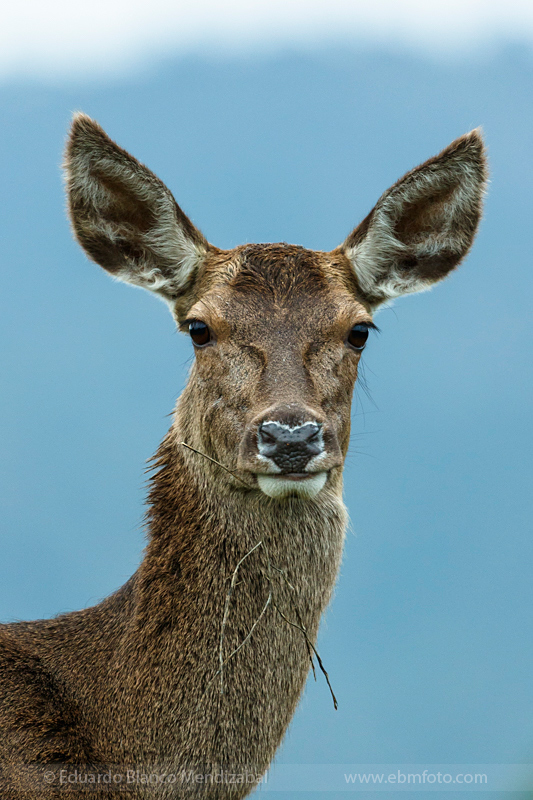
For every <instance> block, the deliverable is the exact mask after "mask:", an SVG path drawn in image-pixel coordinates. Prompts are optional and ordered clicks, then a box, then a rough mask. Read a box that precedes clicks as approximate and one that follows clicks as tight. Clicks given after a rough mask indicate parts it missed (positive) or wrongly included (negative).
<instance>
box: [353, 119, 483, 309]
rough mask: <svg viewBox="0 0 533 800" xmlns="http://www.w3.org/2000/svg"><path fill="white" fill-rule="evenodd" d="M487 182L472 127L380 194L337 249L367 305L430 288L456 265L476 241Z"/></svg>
mask: <svg viewBox="0 0 533 800" xmlns="http://www.w3.org/2000/svg"><path fill="white" fill-rule="evenodd" d="M486 181H487V166H486V158H485V151H484V147H483V139H482V136H481V131H480V130H479V129H476V130H473V131H471V132H470V133H467V134H466V135H465V136H461V137H460V138H459V139H456V140H455V141H454V142H452V144H451V145H449V147H447V148H446V149H445V150H443V151H442V153H440V154H439V155H437V156H435V157H434V158H431V159H429V160H428V161H426V162H425V163H424V164H421V165H420V166H419V167H416V169H413V170H411V172H408V173H407V174H406V175H405V176H404V177H403V178H401V179H400V180H399V181H397V182H396V183H395V184H394V185H393V186H392V187H391V188H390V189H388V190H387V191H386V192H385V193H384V194H383V195H382V196H381V198H380V199H379V200H378V202H377V204H376V205H375V207H374V208H373V209H372V211H371V212H370V214H369V215H368V216H367V217H366V218H365V219H364V220H363V222H362V223H361V224H360V225H359V226H358V227H357V228H356V229H355V230H354V231H353V232H352V233H351V234H350V236H348V238H347V239H346V241H345V242H344V244H343V245H341V250H342V251H343V252H344V253H345V254H346V255H347V257H348V258H349V260H350V261H351V264H352V267H353V269H354V272H355V276H356V278H357V282H358V285H359V287H360V290H361V292H362V294H363V295H364V297H365V299H366V300H367V302H368V303H369V305H370V306H371V307H376V306H378V305H380V304H381V303H383V302H385V301H387V300H390V299H392V298H394V297H398V296H399V295H402V294H408V293H410V292H420V291H424V290H425V289H429V288H430V287H431V286H432V285H433V284H434V283H436V282H437V281H439V280H442V279H443V278H444V277H445V276H446V275H447V274H448V273H449V272H450V271H451V270H452V269H453V268H454V267H456V266H457V265H458V264H459V262H460V261H461V260H462V259H463V258H464V256H465V255H466V254H467V252H468V250H469V249H470V247H471V245H472V242H473V240H474V236H475V233H476V230H477V227H478V223H479V220H480V217H481V208H482V200H483V194H484V189H485V186H486Z"/></svg>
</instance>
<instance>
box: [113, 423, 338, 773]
mask: <svg viewBox="0 0 533 800" xmlns="http://www.w3.org/2000/svg"><path fill="white" fill-rule="evenodd" d="M180 438H181V434H180V430H179V426H175V427H174V428H173V429H171V431H170V433H169V434H168V436H167V437H166V439H165V440H164V441H163V444H162V445H161V448H160V450H159V452H158V454H157V456H156V465H157V467H158V471H157V473H156V475H155V477H154V479H153V485H152V491H151V493H150V502H151V506H150V511H149V543H148V547H147V551H146V556H145V559H144V561H143V563H142V564H141V567H140V568H139V571H138V573H137V575H136V580H135V589H134V598H135V599H134V603H133V614H132V619H131V621H130V623H129V628H128V634H127V636H126V637H125V639H124V646H123V648H121V653H119V654H118V655H119V659H118V660H117V663H116V668H117V670H118V672H117V679H118V680H120V681H121V684H122V692H121V694H122V693H123V696H124V698H128V701H127V702H128V703H129V704H130V705H131V704H132V707H135V708H136V710H137V712H138V714H139V716H140V717H142V720H143V726H145V727H146V726H148V727H150V722H149V720H150V718H153V719H152V725H153V728H154V729H157V730H158V731H161V730H163V729H165V728H166V730H167V733H168V728H171V729H172V730H173V733H172V735H168V736H166V739H165V741H166V742H167V743H168V752H167V753H166V755H167V757H168V758H169V759H172V757H173V756H172V753H173V752H174V753H176V752H179V753H180V758H181V759H182V760H183V759H184V758H185V759H186V760H188V761H189V762H191V763H192V762H196V763H197V762H198V759H204V762H205V759H207V761H209V762H210V763H222V762H228V763H229V762H230V761H231V762H233V763H235V761H237V762H238V763H241V764H242V763H254V764H255V765H260V764H264V765H266V764H267V763H268V760H269V759H270V758H271V757H272V756H273V754H274V752H275V749H276V747H277V746H278V744H279V742H280V741H281V738H282V736H283V733H284V731H285V728H286V726H287V724H288V722H289V721H290V718H291V716H292V713H293V711H294V708H295V707H296V704H297V702H298V698H299V695H300V692H301V690H302V688H303V685H304V683H305V679H306V676H307V672H308V670H309V668H310V660H309V653H310V648H309V643H308V642H306V636H307V637H308V639H309V640H310V641H311V642H314V640H315V638H316V634H317V629H318V624H319V620H320V616H321V614H322V612H323V610H324V608H325V606H326V605H327V603H328V601H329V599H330V596H331V592H332V589H333V585H334V582H335V579H336V575H337V571H338V567H339V563H340V558H341V553H342V544H343V538H344V530H345V521H346V515H345V509H344V506H343V504H342V501H341V499H340V497H339V491H338V488H337V489H336V490H331V491H330V490H328V488H327V487H326V488H325V489H324V490H323V492H322V493H321V495H320V496H319V498H320V499H318V498H317V499H316V500H314V501H309V500H302V499H297V498H294V499H287V500H285V501H283V502H280V501H277V500H273V499H271V498H268V497H266V496H265V495H263V494H262V493H261V492H259V491H258V490H249V489H247V488H246V487H244V486H243V487H242V488H240V487H239V488H236V487H235V486H232V487H231V488H228V483H227V481H225V485H224V487H222V486H221V481H222V480H224V477H223V471H222V470H221V469H220V468H219V467H216V466H215V465H213V464H211V462H206V461H205V460H204V459H202V458H201V456H198V455H197V454H195V453H193V452H191V451H187V450H186V449H185V448H183V447H182V446H180V445H179V441H180ZM221 473H222V475H221ZM339 480H340V477H339ZM291 623H292V624H291ZM301 628H305V631H306V635H304V633H303V632H302V630H301ZM120 674H121V675H120ZM154 709H157V713H155V712H154ZM258 714H259V715H260V718H261V725H259V726H257V725H255V724H253V720H254V719H255V717H256V716H257V715H258ZM251 729H253V730H260V731H261V734H260V735H259V734H258V736H259V739H258V741H255V742H254V741H249V736H248V732H249V730H251ZM213 732H215V733H213ZM162 747H163V752H165V744H164V743H163V745H162V743H161V742H159V744H158V747H157V752H158V753H159V756H161V753H162Z"/></svg>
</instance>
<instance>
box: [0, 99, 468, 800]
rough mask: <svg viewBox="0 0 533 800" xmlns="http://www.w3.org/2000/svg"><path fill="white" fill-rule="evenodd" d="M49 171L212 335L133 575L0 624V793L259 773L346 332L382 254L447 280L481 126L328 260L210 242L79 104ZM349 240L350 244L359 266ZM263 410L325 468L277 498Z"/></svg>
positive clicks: (328, 464)
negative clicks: (304, 489)
mask: <svg viewBox="0 0 533 800" xmlns="http://www.w3.org/2000/svg"><path fill="white" fill-rule="evenodd" d="M457 154H459V156H458V155H457ZM450 163H452V166H453V170H452V172H453V176H452V178H453V179H452V178H450ZM67 175H68V189H69V202H70V209H71V215H72V222H73V226H74V230H75V232H76V235H77V237H78V239H79V240H80V242H81V243H82V245H83V246H84V247H85V248H86V250H87V252H88V253H89V255H90V256H92V257H93V258H94V259H95V260H96V261H98V262H99V263H100V264H101V265H102V266H103V267H104V268H106V269H107V270H108V271H110V272H111V273H113V274H114V275H115V276H116V277H119V278H121V279H123V280H127V281H129V282H131V283H135V284H137V285H140V286H144V287H145V288H148V289H151V290H152V291H155V292H156V293H158V294H160V295H161V296H162V297H163V299H165V300H166V302H167V303H168V304H169V305H170V306H171V309H172V311H173V313H174V315H175V318H176V321H177V323H178V325H179V326H180V327H181V328H182V329H184V330H185V329H186V328H187V320H190V319H200V320H202V321H203V322H204V323H206V324H207V325H208V326H209V328H210V330H211V332H212V336H213V339H212V341H211V343H210V344H208V345H207V346H205V347H203V348H201V349H198V350H197V354H196V355H197V357H196V361H195V364H194V366H193V369H192V371H191V375H190V378H189V382H188V384H187V387H186V389H185V391H184V392H183V395H182V396H181V398H180V400H179V402H178V406H177V409H176V414H175V418H174V422H173V425H172V427H171V429H170V431H169V433H168V435H167V437H166V438H165V440H164V441H163V443H162V445H161V447H160V449H159V452H158V454H157V456H156V459H155V469H156V472H155V475H154V478H153V482H152V488H151V491H150V497H149V500H150V508H149V513H148V533H149V535H148V545H147V548H146V553H145V557H144V559H143V562H142V564H141V566H140V567H139V569H138V571H137V572H136V573H135V575H134V576H133V577H132V578H131V579H130V580H129V581H128V582H127V583H126V584H125V586H123V587H122V588H121V589H119V590H118V592H116V593H115V594H113V595H111V596H110V597H108V598H107V599H106V600H104V601H103V602H102V603H100V604H99V605H97V606H95V607H93V608H88V609H85V610H84V611H78V612H74V613H72V614H66V615H63V616H60V617H57V618H55V619H52V620H38V621H36V622H24V623H17V624H10V625H5V626H2V627H1V628H0V726H1V729H2V731H3V736H2V739H1V740H0V765H2V766H1V767H0V769H2V773H0V780H1V781H2V784H1V786H2V788H1V792H0V797H1V798H2V800H16V799H17V798H22V797H28V796H30V797H45V796H46V797H55V796H58V797H60V796H61V797H62V796H67V797H73V796H77V795H79V794H81V793H82V791H83V790H81V789H79V787H78V788H77V787H76V785H70V786H59V775H60V772H59V770H60V769H61V768H62V767H65V766H68V769H69V770H71V771H72V770H74V769H78V770H79V771H80V772H83V771H84V770H85V771H91V770H92V771H93V773H98V772H100V773H105V772H106V771H107V770H109V769H112V770H114V772H115V773H120V774H124V773H125V771H126V770H127V769H133V770H141V771H142V772H145V773H146V772H150V771H151V770H156V771H157V772H158V774H160V775H162V774H165V773H166V774H178V775H179V774H181V771H182V770H183V769H192V770H193V771H194V772H197V773H202V774H203V773H209V774H213V771H214V770H215V771H216V769H219V770H225V771H226V773H230V774H236V773H241V774H243V773H246V772H247V773H248V774H249V775H255V776H260V775H262V774H263V773H264V771H265V770H266V769H267V767H268V765H269V763H270V761H271V759H272V758H273V756H274V753H275V751H276V748H277V747H278V746H279V744H280V742H281V740H282V738H283V735H284V732H285V730H286V728H287V725H288V724H289V721H290V719H291V717H292V714H293V712H294V709H295V707H296V705H297V703H298V699H299V696H300V693H301V691H302V688H303V686H304V683H305V680H306V676H307V673H308V670H309V648H308V645H307V643H306V640H305V637H304V635H303V634H302V632H301V630H299V629H298V627H296V625H300V626H301V625H303V626H304V627H305V628H306V630H307V632H308V636H309V639H310V641H314V640H315V638H316V635H317V630H318V625H319V622H320V618H321V615H322V613H323V611H324V609H325V607H326V605H327V603H328V602H329V599H330V597H331V593H332V590H333V586H334V583H335V579H336V575H337V572H338V568H339V564H340V560H341V554H342V546H343V538H344V531H345V524H346V513H345V509H344V506H343V503H342V497H341V494H342V464H343V460H344V457H345V455H346V451H347V447H348V439H349V420H350V402H351V396H352V390H353V386H354V382H355V380H356V377H357V367H358V363H359V358H360V353H359V352H357V351H355V350H354V349H353V348H351V347H350V346H349V345H348V344H347V336H348V334H349V331H350V329H351V328H352V326H353V325H356V324H365V323H366V324H368V325H371V324H372V323H371V316H370V312H371V309H372V308H373V307H374V306H375V305H376V304H377V303H378V302H379V301H380V299H385V297H386V296H387V290H386V288H383V287H386V286H387V285H389V286H390V285H393V284H394V286H395V287H396V288H395V291H396V290H398V287H399V285H400V283H399V279H398V277H397V270H398V265H397V264H396V263H394V262H391V263H390V264H389V267H388V272H387V268H386V266H385V255H384V253H385V254H386V252H399V251H402V253H403V252H404V251H403V250H402V248H404V250H405V253H406V254H407V255H405V257H404V259H403V266H402V270H403V273H402V274H403V275H404V277H403V278H402V280H403V281H404V284H403V285H404V290H405V291H411V290H413V287H418V289H420V288H425V286H426V284H427V282H428V281H435V280H438V279H440V278H442V277H444V275H445V274H446V273H447V272H448V271H449V269H451V268H452V267H453V266H455V264H456V263H457V262H458V260H459V259H460V258H461V257H462V256H463V255H464V254H465V253H466V251H467V250H468V248H469V246H470V244H471V241H472V238H473V235H474V232H475V228H476V225H477V220H478V218H479V209H480V197H481V192H482V190H483V182H484V162H483V154H482V148H481V144H480V139H479V134H470V135H469V136H467V137H463V139H460V140H458V142H456V143H454V144H453V145H452V146H451V147H450V148H448V150H447V151H444V153H443V154H441V156H439V157H437V158H435V159H432V160H431V161H429V162H427V163H426V165H422V166H421V167H419V168H418V169H417V170H414V171H413V172H411V173H409V174H408V175H407V176H406V178H404V179H403V182H402V181H400V182H398V183H397V184H395V187H393V188H392V189H391V190H389V192H388V193H386V194H385V195H384V196H383V198H382V199H381V200H380V201H379V203H378V206H376V209H374V211H373V212H372V214H371V215H369V217H368V218H367V219H366V220H365V222H364V223H362V224H361V226H359V228H358V229H356V231H355V232H354V233H353V234H352V235H351V237H349V239H348V240H347V242H346V243H345V244H344V245H343V246H342V247H340V248H338V249H337V250H335V251H333V252H332V253H321V252H311V251H308V250H306V249H304V248H302V247H296V246H293V245H286V244H272V245H246V246H243V247H239V248H236V249H235V250H232V251H229V252H226V251H221V250H219V249H218V248H215V247H213V246H212V245H209V244H208V243H207V242H206V240H205V239H204V237H203V236H202V234H201V233H200V232H199V231H197V230H196V228H194V226H193V225H192V223H191V222H190V221H189V220H188V219H187V218H186V217H185V215H184V214H183V212H182V211H181V209H179V207H178V206H177V204H176V203H175V201H174V199H173V197H172V195H171V194H170V192H169V191H168V189H166V187H165V186H164V185H163V184H162V183H161V182H160V181H159V179H157V178H156V177H155V176H154V175H153V174H152V173H151V172H150V171H149V170H147V168H146V167H144V166H142V165H141V164H139V162H137V161H135V159H133V158H132V157H131V156H130V155H129V154H127V153H126V152H125V151H124V150H122V149H121V148H119V147H118V146H117V145H115V144H114V143H113V142H112V141H111V140H110V139H108V137H107V136H106V135H105V133H104V132H103V131H102V129H101V128H99V126H97V125H96V123H94V122H92V121H91V120H89V119H88V118H87V117H84V116H82V115H80V116H78V117H77V118H76V119H75V121H74V124H73V129H72V133H71V138H70V142H69V146H68V150H67ZM461 176H463V178H461ZM472 176H473V177H472ZM463 179H464V182H466V183H467V184H468V186H467V189H464V190H463V189H462V188H461V187H460V185H459V184H460V183H461V180H463ZM474 184H475V186H474ZM413 187H414V188H413ZM458 187H459V188H458ZM390 198H392V199H393V200H391V199H390ZM458 198H459V199H458ZM465 198H466V199H465ZM393 201H394V202H393ZM391 204H392V205H391ZM385 206H386V208H387V212H386V214H384V212H383V213H382V208H383V207H385ZM380 214H381V223H380V224H381V228H380V230H379V235H377V236H373V231H374V227H375V224H376V223H375V220H376V219H377V218H378V217H379V215H380ZM385 217H386V218H387V220H389V222H390V225H389V229H388V231H387V230H385V227H384V225H385V223H384V222H383V220H384V219H385ZM450 220H452V221H453V225H452V226H451V227H450V224H451V223H450ZM369 237H370V238H369ZM452 238H453V241H451V239H452ZM380 241H382V242H384V245H383V246H384V252H383V253H382V252H377V251H376V248H379V246H380ZM450 242H451V243H450ZM458 243H459V244H458ZM358 248H359V252H360V250H361V248H366V250H365V252H364V253H363V256H362V261H361V262H358ZM405 248H410V249H409V250H408V252H407V250H406V249H405ZM413 248H414V249H413ZM416 248H418V249H419V250H420V252H416ZM424 248H425V249H424ZM420 253H422V254H423V253H426V255H425V256H424V258H426V260H427V259H431V266H430V267H427V264H426V262H424V263H422V264H421V262H422V261H423V258H422V257H421V255H420ZM372 259H374V261H375V267H374V268H373V271H372V269H371V267H370V266H369V264H371V261H372ZM360 263H362V264H363V266H362V267H361V265H360ZM406 273H408V274H407V276H406ZM389 294H390V293H389ZM271 418H275V419H276V420H279V421H280V423H283V424H287V425H293V426H298V425H305V424H308V423H307V421H308V420H310V419H312V420H314V421H316V423H317V424H319V425H321V426H322V428H321V430H322V434H323V446H324V451H323V453H322V454H321V459H322V461H321V466H320V470H321V471H322V472H323V473H324V474H325V475H326V476H327V477H326V483H325V485H324V486H323V488H321V489H320V490H319V491H318V493H317V494H316V495H314V496H309V497H304V496H291V495H290V494H289V495H287V496H285V497H283V498H281V499H277V498H275V497H270V496H268V495H267V494H265V493H264V491H261V490H260V488H259V484H258V475H259V474H261V473H262V471H263V472H264V471H265V469H266V470H267V471H270V472H271V474H273V475H275V474H276V473H275V468H274V467H273V466H272V464H270V465H267V467H264V463H265V459H264V457H262V456H261V454H260V452H259V450H258V430H259V429H260V426H261V424H262V423H264V422H265V420H270V419H271ZM181 442H186V443H187V444H188V445H190V447H193V448H196V449H197V450H199V451H201V452H202V453H205V454H206V455H207V456H210V457H211V458H213V459H215V460H216V461H218V462H220V463H221V464H222V465H223V466H224V467H226V468H227V469H229V470H231V472H232V473H233V474H229V473H228V472H227V471H226V470H225V469H223V468H222V467H221V466H218V465H217V464H215V463H213V462H212V461H210V460H208V459H205V458H203V457H202V456H200V455H198V454H197V453H195V452H193V451H192V450H190V449H188V448H185V447H184V446H183V445H182V444H181ZM262 464H263V466H262ZM278 472H279V470H278ZM313 474H315V473H313ZM254 548H255V549H254ZM247 554H249V555H247ZM243 558H244V559H245V560H244V561H243V562H242V564H241V566H240V567H239V573H238V581H237V582H236V586H235V588H234V590H233V592H232V593H231V596H230V598H229V602H228V591H229V587H230V583H231V580H232V576H234V575H235V570H236V568H237V565H238V564H239V562H240V561H241V560H242V559H243ZM223 620H224V624H223ZM287 620H289V621H292V622H294V623H295V625H290V624H289V623H288V622H287ZM254 626H255V627H254ZM252 629H253V630H252ZM250 631H252V634H251V635H249V634H250ZM247 636H249V638H248V639H247V640H246V642H245V644H244V645H243V646H242V647H240V649H238V652H236V653H235V654H234V655H233V656H232V655H231V654H232V653H233V652H234V651H235V650H237V648H239V646H240V645H242V643H243V641H244V640H245V639H246V637H247ZM221 647H222V650H221ZM221 653H222V658H223V661H225V663H224V666H223V669H222V671H220V656H221ZM45 772H48V773H50V774H52V776H53V778H52V782H51V783H49V784H46V783H45V782H43V781H44V778H43V775H44V773H45ZM254 785H255V784H253V783H252V784H246V783H244V784H243V783H224V782H223V783H209V782H208V784H207V785H206V784H203V783H202V784H197V785H196V787H191V785H190V784H187V785H185V786H181V787H180V785H179V782H178V783H177V784H175V783H174V784H168V785H167V784H165V783H162V784H161V785H159V786H158V788H156V789H154V788H153V787H151V788H150V789H147V790H145V789H144V788H143V786H142V785H139V784H137V785H135V786H133V787H130V792H129V794H131V796H132V797H137V798H141V797H145V796H147V797H148V796H149V797H153V798H155V797H161V798H163V797H176V798H178V797H197V796H198V797H209V798H240V797H244V796H245V795H246V794H247V793H248V792H249V791H251V789H253V788H254ZM91 796H92V797H95V798H99V797H102V798H104V797H105V798H110V797H115V796H116V797H118V796H122V791H121V790H120V789H119V788H117V789H111V790H109V789H108V788H106V789H105V790H104V789H101V790H98V789H96V790H94V791H93V792H92V793H91Z"/></svg>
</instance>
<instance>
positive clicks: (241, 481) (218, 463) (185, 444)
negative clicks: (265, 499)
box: [178, 442, 253, 489]
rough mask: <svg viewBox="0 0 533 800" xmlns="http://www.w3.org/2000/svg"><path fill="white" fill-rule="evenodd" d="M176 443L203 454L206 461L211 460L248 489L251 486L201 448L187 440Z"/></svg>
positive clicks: (200, 454)
mask: <svg viewBox="0 0 533 800" xmlns="http://www.w3.org/2000/svg"><path fill="white" fill-rule="evenodd" d="M178 444H180V445H182V446H183V447H186V448H187V450H192V452H193V453H197V454H198V455H199V456H203V457H204V458H207V460H208V461H212V462H213V464H216V465H217V467H220V468H221V469H224V470H226V472H228V473H229V474H230V475H232V476H233V477H234V478H235V480H237V481H240V483H242V484H243V486H246V487H247V488H248V489H251V488H253V487H251V486H250V484H249V483H246V481H243V479H242V478H239V476H238V475H235V473H234V472H232V471H231V470H230V469H228V468H227V467H225V466H224V464H221V463H220V461H217V460H216V458H211V456H208V455H207V454H206V453H202V452H201V450H197V449H196V447H192V446H191V445H190V444H187V442H178Z"/></svg>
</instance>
